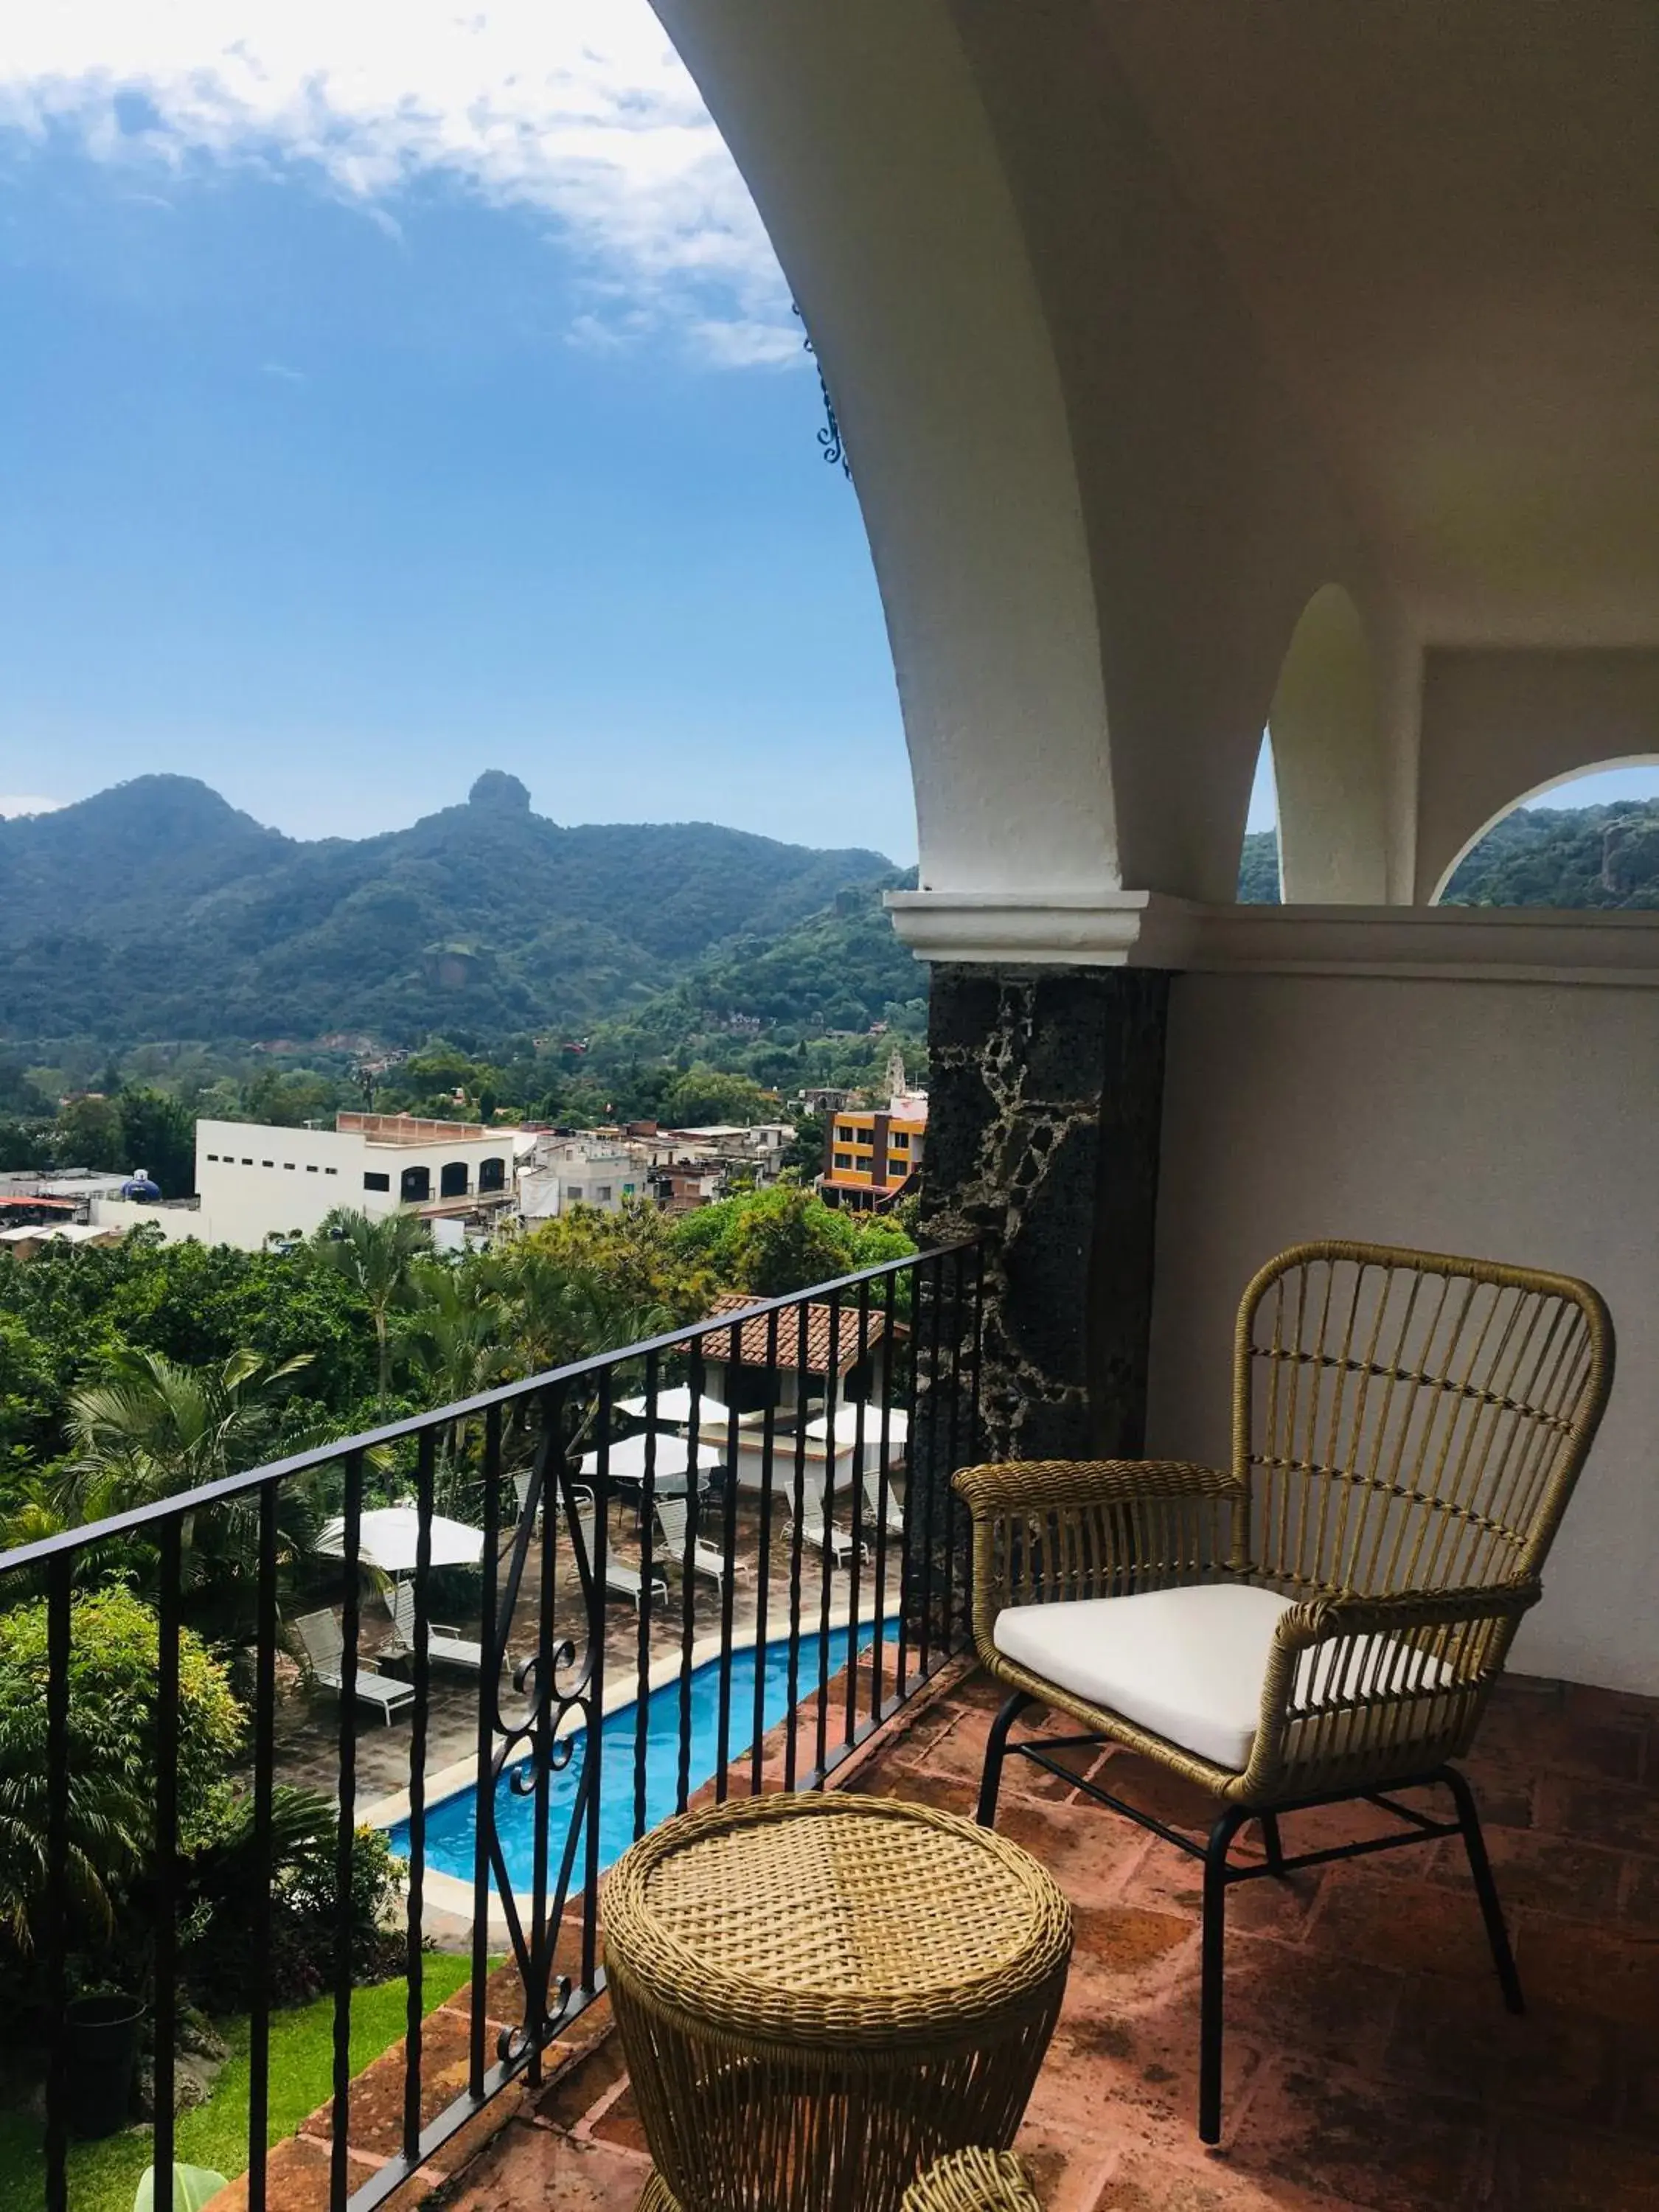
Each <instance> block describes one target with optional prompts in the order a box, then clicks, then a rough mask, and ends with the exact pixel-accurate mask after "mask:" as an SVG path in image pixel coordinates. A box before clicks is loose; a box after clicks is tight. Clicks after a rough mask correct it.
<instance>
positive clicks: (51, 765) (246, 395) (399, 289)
mask: <svg viewBox="0 0 1659 2212" xmlns="http://www.w3.org/2000/svg"><path fill="white" fill-rule="evenodd" d="M393 26H395V30H393V29H392V27H393ZM0 330H3V331H4V333H5V343H4V345H3V347H0V483H3V485H4V488H5V497H4V499H3V501H0V668H3V670H4V681H3V684H0V812H3V811H18V810H19V808H20V806H21V805H31V804H46V803H49V802H54V801H56V802H62V801H64V800H67V799H76V798H79V797H82V796H83V795H85V794H86V793H89V792H92V791H95V790H98V789H100V788H101V787H104V786H105V785H106V784H109V783H112V782H116V781H119V780H121V779H122V778H123V777H125V776H130V775H138V774H141V773H143V772H144V771H146V770H151V769H171V770H174V771H177V772H179V773H183V774H186V775H199V776H201V777H202V778H203V779H204V781H207V782H209V783H211V784H212V785H213V786H214V787H216V789H218V790H220V791H222V792H223V793H224V794H225V795H226V797H227V798H228V799H231V800H232V801H233V802H234V804H236V805H240V806H243V807H246V809H247V810H248V811H250V812H251V813H252V814H254V815H256V816H258V818H259V819H260V820H262V821H266V822H271V823H276V824H277V825H278V826H279V827H281V828H283V829H287V830H289V831H291V832H294V833H295V834H298V835H302V836H320V835H332V834H341V835H349V836H361V835H363V834H365V833H368V832H370V831H374V830H377V829H386V828H391V827H393V826H396V825H398V824H400V823H406V822H409V821H411V820H413V819H414V818H415V817H416V816H417V815H419V814H421V813H424V812H428V811H431V810H432V809H434V808H435V807H437V806H441V805H447V804H448V803H451V802H452V801H453V800H455V799H459V797H461V796H462V794H463V793H465V789H466V787H467V786H468V784H469V783H470V782H471V780H472V778H473V776H474V775H477V772H478V771H479V770H480V769H483V768H487V767H501V768H507V769H513V770H514V771H516V773H518V774H519V775H521V776H522V777H523V778H524V780H525V781H526V783H527V784H528V785H529V787H530V788H531V792H532V798H533V800H534V803H535V804H536V805H537V806H538V808H539V809H540V810H541V811H544V812H545V813H548V814H550V815H552V816H553V817H555V818H556V819H559V820H562V821H589V820H648V819H659V820H674V819H685V818H688V817H701V818H710V819H714V820H719V821H724V822H730V823H736V824H738V825H739V826H741V827H744V828H748V829H758V830H762V831H764V832H767V833H769V834H770V835H772V836H781V837H787V838H793V839H798V840H799V841H801V842H809V843H815V844H854V843H857V844H868V845H874V846H876V847H878V848H880V849H882V850H884V851H886V852H888V853H890V854H892V855H894V856H895V857H896V858H897V859H900V860H910V859H913V858H914V857H915V817H914V811H913V806H912V801H911V795H910V787H909V779H908V770H907V766H906V762H905V757H904V748H903V740H902V731H901V726H900V720H899V714H898V706H897V701H896V696H895V691H894V685H893V677H892V667H891V663H890V658H889V654H888V649H887V643H886V638H885V634H884V628H883V623H882V617H881V608H880V604H879V601H878V596H877V593H876V589H875V583H874V579H873V576H872V571H871V566H870V559H869V554H868V550H867V548H866V544H865V540H864V535H863V532H862V528H861V526H860V520H859V514H858V508H857V504H856V501H855V500H854V495H853V493H852V489H851V487H850V486H849V485H848V483H846V481H845V480H844V479H843V478H842V476H841V474H840V473H839V471H835V470H831V469H829V468H826V467H825V466H824V465H823V459H822V456H821V454H820V453H819V450H818V447H817V431H818V428H819V427H820V425H821V422H822V420H823V417H822V413H821V406H820V399H819V394H818V386H817V378H816V376H815V375H814V374H813V373H812V370H811V365H810V363H809V362H807V361H806V360H805V358H804V356H803V355H802V351H801V345H800V337H801V332H800V328H799V323H798V322H797V321H796V320H795V319H794V318H793V315H792V313H791V312H790V307H789V301H788V296H787V290H786V289H785V286H784V283H783V279H782V277H781V274H780V272H779V270H778V268H777V265H776V263H775V259H774V258H773V255H772V252H771V250H770V247H769V245H768V243H767V240H766V238H765V235H764V233H763V230H762V228H761V226H760V223H759V220H758V218H757V216H756V214H755V210H754V208H753V206H752V204H751V203H750V199H749V197H748V194H747V192H746V191H745V190H744V186H743V184H742V181H741V179H739V178H738V174H737V172H736V170H735V168H734V167H733V166H732V162H731V160H730V158H729V156H728V155H726V151H725V149H724V147H723V146H722V145H721V143H720V139H719V137H718V134H717V133H716V132H715V131H714V126H713V125H712V123H711V122H710V121H709V118H708V114H707V112H705V110H704V109H703V107H702V103H701V101H700V100H699V99H698V97H697V94H696V90H695V88H693V87H692V85H691V83H690V79H689V77H688V76H686V74H685V72H684V70H683V69H682V68H681V66H680V64H679V63H678V60H677V58H675V56H674V55H673V52H672V51H671V48H670V47H669V46H668V44H667V41H666V40H665V37H664V35H663V33H662V32H661V30H660V27H659V25H658V24H657V21H656V19H655V17H654V16H653V15H652V14H651V12H650V9H648V7H647V5H646V4H645V0H478V4H477V5H474V6H470V7H469V8H468V9H465V10H464V11H463V10H459V9H456V7H455V6H454V4H453V0H399V4H398V8H397V9H386V7H385V6H384V4H381V0H167V5H165V6H162V5H161V4H159V0H153V4H147V3H146V0H52V5H50V6H46V7H36V8H33V9H24V8H15V9H11V10H9V11H8V13H7V15H6V19H5V21H3V23H0ZM1656 788H1659V771H1656V770H1655V769H1645V770H1636V771H1626V772H1625V773H1624V774H1623V775H1621V777H1620V781H1619V782H1618V783H1617V784H1613V785H1605V786H1603V787H1600V788H1597V789H1595V790H1594V791H1588V790H1586V791H1583V792H1581V791H1579V790H1578V789H1574V790H1572V791H1571V793H1567V792H1561V793H1551V794H1549V795H1548V798H1547V801H1546V803H1554V804H1561V803H1564V802H1565V803H1571V802H1572V801H1573V800H1577V799H1579V798H1581V797H1583V798H1589V797H1597V798H1611V797H1615V796H1630V795H1635V794H1636V793H1638V792H1639V793H1647V792H1651V791H1653V790H1654V789H1656ZM1273 817H1274V809H1273V791H1272V781H1271V775H1270V772H1269V770H1268V769H1267V768H1266V767H1265V766H1264V769H1263V770H1262V771H1261V773H1260V774H1259V775H1258V777H1257V780H1256V787H1255V793H1253V796H1252V801H1251V808H1250V826H1251V827H1252V828H1253V829H1256V828H1264V827H1267V826H1268V825H1270V824H1271V823H1272V821H1273Z"/></svg>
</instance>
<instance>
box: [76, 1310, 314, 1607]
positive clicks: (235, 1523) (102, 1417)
mask: <svg viewBox="0 0 1659 2212" xmlns="http://www.w3.org/2000/svg"><path fill="white" fill-rule="evenodd" d="M310 1364H311V1355H310V1353H309V1352H302V1353H301V1354H300V1355H299V1356H298V1357H297V1358H293V1359H286V1360H283V1362H282V1363H281V1364H276V1362H274V1361H272V1360H270V1359H267V1358H265V1357H264V1355H263V1354H262V1353H260V1352H249V1351H241V1352H232V1353H231V1354H230V1357H229V1358H228V1359H223V1360H219V1361H215V1362H211V1363H210V1364H208V1365H206V1366H203V1367H188V1366H185V1365H183V1364H180V1363H179V1361H177V1360H173V1359H169V1358H167V1355H166V1353H165V1352H149V1351H143V1350H141V1349H140V1348H139V1347H138V1346H135V1345H125V1346H122V1348H121V1349H120V1350H119V1351H118V1352H115V1353H114V1354H113V1355H112V1357H111V1358H110V1360H109V1363H108V1367H107V1370H106V1376H105V1379H104V1380H103V1381H101V1382H99V1383H89V1384H88V1385H86V1386H85V1387H83V1388H82V1389H79V1390H76V1391H75V1392H73V1393H72V1394H71V1395H70V1401H69V1430H70V1444H71V1450H70V1457H69V1461H68V1463H67V1466H66V1468H65V1469H64V1478H63V1481H62V1485H61V1487H60V1490H59V1494H58V1499H57V1501H56V1503H57V1505H58V1510H60V1511H61V1512H63V1513H64V1515H65V1516H66V1517H70V1518H72V1519H73V1520H76V1521H99V1520H102V1519H103V1518H104V1517H105V1516H106V1515H108V1514H112V1513H122V1512H125V1511H127V1510H130V1509H131V1508H132V1507H134V1506H138V1505H147V1504H151V1503H153V1502H154V1501H155V1499H157V1498H173V1497H177V1496H178V1495H179V1493H180V1492H184V1491H188V1490H195V1489H197V1488H199V1487H200V1486H202V1485H204V1484H205V1483H210V1482H216V1481H218V1480H221V1479H222V1477H223V1476H225V1475H228V1474H238V1473H240V1471H241V1469H242V1468H245V1467H250V1466H253V1465H256V1464H257V1463H258V1460H259V1458H260V1457H261V1455H262V1453H263V1450H264V1447H265V1445H266V1443H268V1441H269V1438H270V1425H271V1416H272V1413H273V1411H274V1407H275V1403H276V1399H277V1397H278V1396H279V1395H280V1394H281V1392H282V1390H283V1387H284V1386H285V1384H286V1383H288V1382H289V1380H290V1379H291V1377H292V1376H295V1375H297V1374H298V1373H300V1372H301V1370H302V1369H304V1368H306V1367H308V1366H309V1365H310ZM317 1440H318V1439H313V1438H312V1437H304V1438H300V1439H296V1440H295V1442H296V1446H297V1447H298V1448H301V1449H302V1448H303V1446H304V1444H305V1443H309V1442H312V1441H317ZM42 1503H43V1501H42ZM316 1519H317V1511H316V1504H315V1499H314V1496H313V1489H312V1486H311V1485H310V1484H309V1483H308V1482H307V1481H303V1480H297V1481H292V1480H291V1481H288V1482H284V1483H283V1484H282V1486H280V1488H279V1490H278V1492H277V1530H278V1538H279V1543H280V1546H281V1554H280V1555H281V1556H282V1557H283V1558H286V1559H292V1558H294V1557H295V1556H296V1555H297V1554H298V1553H301V1552H302V1551H304V1550H305V1549H307V1547H308V1545H309V1543H310V1541H311V1540H312V1538H313V1534H314V1533H315V1530H314V1523H315V1522H316ZM180 1541H181V1548H182V1551H183V1553H184V1566H185V1581H186V1583H189V1584H190V1585H191V1586H192V1587H194V1588H197V1589H200V1588H202V1587H204V1586H206V1585H210V1584H216V1585H225V1586H229V1585H236V1584H240V1583H245V1582H246V1580H247V1579H248V1578H249V1576H250V1575H251V1573H252V1569H253V1565H254V1561H255V1559H256V1556H257V1544H258V1498H257V1495H256V1493H254V1492H247V1493H246V1494H245V1495H243V1496H240V1497H237V1498H228V1499H226V1500H225V1501H224V1502H223V1503H222V1504H218V1505H216V1506H214V1507H212V1508H211V1509H210V1510H207V1511H205V1512H193V1513H190V1514H187V1515H186V1516H185V1518H184V1521H183V1523H182V1526H181V1535H180Z"/></svg>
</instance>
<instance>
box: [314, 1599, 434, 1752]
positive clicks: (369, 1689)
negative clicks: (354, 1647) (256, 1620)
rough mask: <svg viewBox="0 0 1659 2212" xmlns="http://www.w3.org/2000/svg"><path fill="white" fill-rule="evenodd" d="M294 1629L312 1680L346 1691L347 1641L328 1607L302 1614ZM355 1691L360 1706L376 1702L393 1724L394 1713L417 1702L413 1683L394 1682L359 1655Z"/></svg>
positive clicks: (327, 1688)
mask: <svg viewBox="0 0 1659 2212" xmlns="http://www.w3.org/2000/svg"><path fill="white" fill-rule="evenodd" d="M294 1632H295V1635H296V1636H297V1637H298V1638H299V1639H300V1642H301V1644H302V1645H303V1646H304V1647H305V1655H306V1662H307V1665H308V1666H309V1667H310V1668H311V1679H312V1680H313V1682H319V1683H320V1684H321V1685H322V1686H323V1688H324V1689H325V1690H332V1691H333V1692H334V1693H335V1695H336V1696H337V1697H340V1696H343V1693H344V1691H345V1678H344V1676H343V1674H342V1672H341V1664H340V1662H341V1661H342V1660H343V1658H344V1656H345V1642H344V1639H343V1637H342V1636H341V1634H340V1624H339V1622H338V1621H337V1620H336V1619H335V1618H334V1615H333V1613H331V1611H330V1610H329V1608H328V1607H326V1606H325V1607H324V1608H323V1610H322V1611H321V1612H320V1613H301V1614H300V1615H299V1617H298V1618H297V1619H296V1620H295V1623H294ZM353 1690H354V1692H355V1694H356V1699H357V1702H358V1703H359V1705H374V1706H375V1707H376V1708H377V1709H378V1711H379V1712H380V1717H381V1718H382V1720H384V1721H385V1723H386V1726H387V1727H388V1728H390V1727H391V1726H392V1715H393V1713H395V1712H400V1711H402V1710H403V1708H404V1706H405V1705H413V1704H414V1702H415V1685H414V1684H413V1683H412V1682H398V1681H394V1680H392V1676H391V1675H390V1674H381V1673H380V1670H379V1669H378V1668H376V1666H375V1664H374V1661H373V1660H372V1659H368V1658H365V1657H364V1656H363V1655H362V1652H359V1653H358V1655H357V1672H356V1680H355V1681H354V1683H353Z"/></svg>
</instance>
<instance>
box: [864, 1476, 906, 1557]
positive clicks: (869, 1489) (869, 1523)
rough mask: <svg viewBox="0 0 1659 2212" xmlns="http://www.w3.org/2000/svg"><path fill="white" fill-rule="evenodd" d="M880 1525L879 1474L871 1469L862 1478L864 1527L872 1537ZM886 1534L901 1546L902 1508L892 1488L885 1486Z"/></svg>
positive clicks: (902, 1528) (902, 1532)
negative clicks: (894, 1538)
mask: <svg viewBox="0 0 1659 2212" xmlns="http://www.w3.org/2000/svg"><path fill="white" fill-rule="evenodd" d="M881 1524H882V1510H881V1474H880V1472H879V1470H878V1468H871V1469H870V1470H869V1472H868V1473H867V1474H866V1476H865V1478H864V1526H865V1529H866V1533H867V1534H871V1535H873V1534H874V1533H875V1531H876V1530H877V1529H878V1528H879V1527H880V1526H881ZM886 1525H887V1533H888V1534H889V1535H890V1536H891V1537H896V1539H897V1541H899V1542H900V1543H901V1544H902V1542H903V1541H904V1507H903V1505H902V1504H901V1503H900V1501H899V1498H897V1496H896V1494H895V1492H894V1490H893V1486H892V1485H891V1483H889V1484H888V1486H887V1514H886Z"/></svg>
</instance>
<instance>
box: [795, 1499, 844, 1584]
mask: <svg viewBox="0 0 1659 2212" xmlns="http://www.w3.org/2000/svg"><path fill="white" fill-rule="evenodd" d="M800 1546H801V1551H802V1553H807V1552H817V1553H818V1554H819V1556H820V1557H821V1558H824V1557H827V1558H828V1559H829V1562H830V1564H831V1565H832V1566H836V1567H844V1566H845V1565H847V1562H848V1560H849V1559H851V1558H852V1556H853V1552H854V1544H853V1539H852V1538H851V1536H850V1535H848V1532H847V1531H846V1529H845V1528H837V1527H836V1524H835V1522H833V1521H830V1522H825V1520H824V1517H823V1498H807V1499H806V1500H805V1503H804V1504H803V1505H802V1507H801V1515H800Z"/></svg>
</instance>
